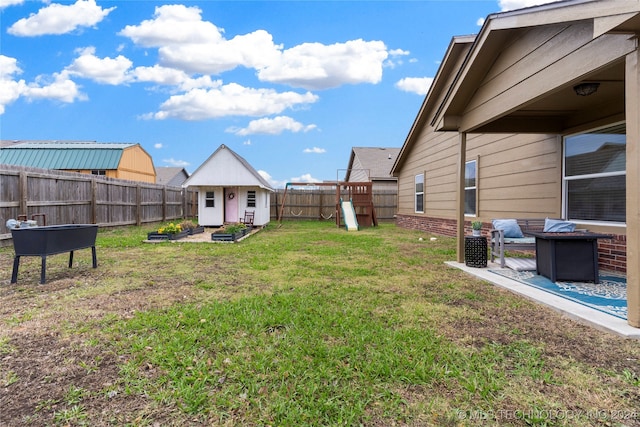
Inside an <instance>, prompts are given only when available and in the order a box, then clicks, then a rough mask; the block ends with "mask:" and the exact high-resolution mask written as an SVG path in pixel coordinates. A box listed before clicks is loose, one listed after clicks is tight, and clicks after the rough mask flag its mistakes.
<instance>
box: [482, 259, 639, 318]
mask: <svg viewBox="0 0 640 427" xmlns="http://www.w3.org/2000/svg"><path fill="white" fill-rule="evenodd" d="M489 271H491V272H492V273H495V274H499V275H501V276H504V277H507V278H509V279H512V280H517V281H518V282H520V283H524V284H525V285H529V286H533V287H535V288H538V289H541V290H543V291H546V292H549V293H552V294H554V295H557V296H560V297H562V298H566V299H568V300H571V301H574V302H577V303H579V304H582V305H586V306H587V307H591V308H594V309H596V310H599V311H602V312H604V313H607V314H610V315H612V316H616V317H619V318H620V319H624V320H627V279H626V278H625V277H623V276H616V275H610V274H606V275H603V274H600V283H598V284H595V283H588V282H560V281H558V282H555V283H554V282H552V281H551V280H549V279H547V278H546V277H544V276H539V275H537V274H536V273H535V271H514V270H507V269H504V270H489Z"/></svg>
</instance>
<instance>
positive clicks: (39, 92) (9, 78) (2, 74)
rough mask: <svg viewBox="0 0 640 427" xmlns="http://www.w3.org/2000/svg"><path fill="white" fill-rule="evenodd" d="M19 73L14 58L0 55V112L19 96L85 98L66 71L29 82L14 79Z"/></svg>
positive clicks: (28, 98)
mask: <svg viewBox="0 0 640 427" xmlns="http://www.w3.org/2000/svg"><path fill="white" fill-rule="evenodd" d="M21 73H22V70H21V69H20V68H19V67H18V63H17V60H16V59H15V58H11V57H8V56H4V55H0V114H4V111H5V107H6V106H7V105H9V104H11V103H12V102H14V101H16V100H17V99H18V98H20V97H23V98H25V99H27V100H28V101H30V100H34V99H52V100H56V101H60V102H66V103H70V102H73V101H75V100H76V99H81V100H82V99H86V97H85V95H83V94H82V93H80V89H79V87H78V85H76V83H75V82H73V81H72V80H70V79H69V76H68V74H67V73H66V72H62V73H56V74H54V75H53V76H51V77H46V76H38V77H37V78H36V80H35V81H34V82H33V83H29V84H27V83H26V82H25V81H24V80H14V78H13V77H14V75H18V74H21Z"/></svg>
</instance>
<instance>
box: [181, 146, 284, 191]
mask: <svg viewBox="0 0 640 427" xmlns="http://www.w3.org/2000/svg"><path fill="white" fill-rule="evenodd" d="M232 185H237V186H258V187H260V188H263V189H265V190H269V191H275V190H274V189H273V187H271V185H270V184H269V183H268V182H267V180H266V179H264V178H263V177H262V175H260V174H259V173H258V171H256V170H255V169H254V168H253V166H251V165H250V164H249V162H247V161H246V160H245V159H244V158H243V157H242V156H240V155H239V154H238V153H236V152H235V151H233V150H232V149H230V148H229V147H227V146H226V145H224V144H222V145H220V147H218V149H217V150H216V151H214V152H213V154H212V155H211V156H209V158H208V159H207V160H205V161H204V163H202V164H201V165H200V166H198V169H196V170H195V172H193V173H192V174H191V176H190V177H189V178H187V180H186V181H185V182H184V183H183V184H182V186H183V187H188V186H193V187H196V186H232Z"/></svg>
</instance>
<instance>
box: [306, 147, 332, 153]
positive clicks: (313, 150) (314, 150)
mask: <svg viewBox="0 0 640 427" xmlns="http://www.w3.org/2000/svg"><path fill="white" fill-rule="evenodd" d="M302 152H303V153H314V154H322V153H326V152H327V150H325V149H324V148H320V147H313V148H305V149H304V150H302Z"/></svg>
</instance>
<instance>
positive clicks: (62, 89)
mask: <svg viewBox="0 0 640 427" xmlns="http://www.w3.org/2000/svg"><path fill="white" fill-rule="evenodd" d="M49 80H50V79H48V78H45V77H38V78H37V79H36V82H35V83H32V84H30V85H28V89H27V90H26V91H25V93H24V96H25V97H27V98H29V99H53V100H56V101H60V102H65V103H72V102H74V101H75V100H76V99H80V100H86V99H87V98H86V96H85V95H84V94H82V93H80V89H79V87H78V85H77V84H76V83H75V82H74V81H73V80H70V79H69V76H68V75H67V73H65V72H62V73H55V74H54V75H53V80H51V81H49Z"/></svg>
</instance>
